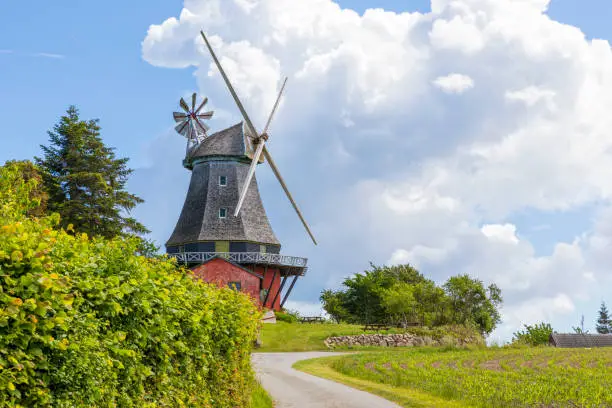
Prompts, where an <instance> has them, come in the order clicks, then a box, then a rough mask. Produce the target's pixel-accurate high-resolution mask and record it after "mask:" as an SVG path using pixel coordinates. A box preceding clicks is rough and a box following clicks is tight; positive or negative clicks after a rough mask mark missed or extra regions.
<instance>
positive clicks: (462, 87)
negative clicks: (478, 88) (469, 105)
mask: <svg viewBox="0 0 612 408" xmlns="http://www.w3.org/2000/svg"><path fill="white" fill-rule="evenodd" d="M433 84H434V85H435V86H437V87H438V88H440V89H441V90H443V91H444V92H447V93H455V94H460V93H463V92H465V91H467V90H468V89H471V88H473V87H474V80H473V79H472V78H470V77H469V76H467V75H461V74H450V75H447V76H441V77H438V78H436V79H435V80H434V81H433Z"/></svg>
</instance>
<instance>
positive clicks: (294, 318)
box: [274, 310, 300, 323]
mask: <svg viewBox="0 0 612 408" xmlns="http://www.w3.org/2000/svg"><path fill="white" fill-rule="evenodd" d="M274 315H275V316H276V320H278V321H279V322H285V323H297V322H298V320H299V318H300V315H299V313H298V312H295V311H292V310H283V311H281V312H274Z"/></svg>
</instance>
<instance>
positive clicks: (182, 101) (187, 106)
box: [180, 98, 189, 113]
mask: <svg viewBox="0 0 612 408" xmlns="http://www.w3.org/2000/svg"><path fill="white" fill-rule="evenodd" d="M180 104H181V108H183V110H184V111H185V112H187V113H189V105H187V102H185V100H184V99H183V98H181V100H180Z"/></svg>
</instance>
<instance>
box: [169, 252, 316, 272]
mask: <svg viewBox="0 0 612 408" xmlns="http://www.w3.org/2000/svg"><path fill="white" fill-rule="evenodd" d="M168 256H169V257H173V258H175V259H176V260H177V262H179V263H184V264H187V265H195V264H201V263H204V262H207V261H209V260H211V259H213V258H222V259H226V260H228V261H230V262H234V263H237V264H239V265H264V266H270V267H278V268H279V269H281V270H282V272H284V273H283V275H285V274H286V275H300V276H304V275H305V274H306V270H307V263H308V259H307V258H300V257H297V256H289V255H281V254H270V253H264V252H179V253H172V254H168Z"/></svg>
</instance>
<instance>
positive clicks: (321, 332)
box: [257, 322, 473, 352]
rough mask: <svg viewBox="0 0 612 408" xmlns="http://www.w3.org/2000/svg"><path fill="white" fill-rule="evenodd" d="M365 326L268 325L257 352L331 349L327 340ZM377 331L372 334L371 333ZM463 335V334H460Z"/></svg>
mask: <svg viewBox="0 0 612 408" xmlns="http://www.w3.org/2000/svg"><path fill="white" fill-rule="evenodd" d="M362 328H363V325H361V324H334V323H310V324H309V323H284V322H278V323H276V324H264V325H263V328H262V332H261V339H262V341H263V347H262V348H260V349H259V350H257V351H261V352H271V351H272V352H274V351H315V350H327V347H326V346H325V344H324V343H323V341H324V340H325V339H326V338H328V337H333V336H345V335H355V334H363V333H364V332H363V330H362ZM446 330H447V329H445V328H437V329H434V330H433V331H429V330H428V329H424V328H410V329H407V330H402V329H395V328H392V329H390V330H385V331H381V332H380V333H382V334H388V333H403V332H405V331H410V332H412V333H414V334H417V335H421V334H423V335H428V336H434V337H435V336H436V335H440V336H441V335H443V334H445V333H448V332H447V331H446ZM456 330H457V329H456ZM373 333H375V332H372V331H368V332H367V334H373ZM457 333H459V334H457ZM455 334H457V335H459V336H461V337H466V336H469V334H473V332H471V331H470V330H467V329H459V331H458V332H457V331H456V332H455ZM343 349H344V350H346V349H349V348H348V347H340V348H336V350H343ZM352 349H358V350H372V349H376V350H380V349H385V347H383V348H381V347H352Z"/></svg>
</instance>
